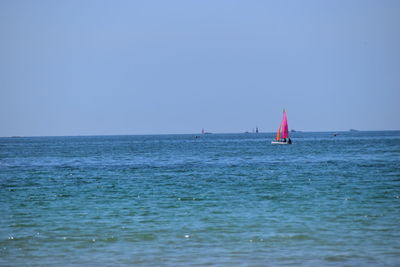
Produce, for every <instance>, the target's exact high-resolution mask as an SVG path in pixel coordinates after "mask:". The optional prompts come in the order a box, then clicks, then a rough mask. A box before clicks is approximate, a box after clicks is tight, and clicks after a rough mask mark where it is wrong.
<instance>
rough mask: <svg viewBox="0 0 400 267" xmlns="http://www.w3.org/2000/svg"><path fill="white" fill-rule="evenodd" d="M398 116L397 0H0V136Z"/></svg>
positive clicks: (396, 120)
mask: <svg viewBox="0 0 400 267" xmlns="http://www.w3.org/2000/svg"><path fill="white" fill-rule="evenodd" d="M283 108H286V109H287V111H288V121H289V127H290V128H291V129H292V128H294V129H296V130H304V131H329V130H334V131H335V130H348V129H350V128H355V129H360V130H385V129H387V130H391V129H392V130H393V129H400V1H396V0H395V1H385V0H383V1H365V0H360V1H348V0H342V1H340V0H338V1H319V0H318V1H264V0H259V1H252V0H250V1H234V0H218V1H215V0H202V1H198V0H182V1H174V0H172V1H164V0H160V1H152V0H146V1H134V0H132V1H129V0H127V1H100V0H94V1H86V0H72V1H53V0H48V1H41V0H38V1H13V0H9V1H8V0H2V1H0V136H11V135H22V136H25V135H96V134H146V133H198V132H200V131H201V128H205V129H206V130H207V131H211V132H244V131H246V130H249V131H251V130H252V129H253V128H254V127H255V126H256V125H257V126H258V127H259V128H260V130H261V131H275V130H276V129H277V127H278V125H279V123H280V120H281V117H282V109H283Z"/></svg>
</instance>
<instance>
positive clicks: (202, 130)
mask: <svg viewBox="0 0 400 267" xmlns="http://www.w3.org/2000/svg"><path fill="white" fill-rule="evenodd" d="M201 134H212V133H210V132H205V131H204V128H203V129H201Z"/></svg>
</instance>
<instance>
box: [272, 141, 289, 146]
mask: <svg viewBox="0 0 400 267" xmlns="http://www.w3.org/2000/svg"><path fill="white" fill-rule="evenodd" d="M271 144H273V145H290V144H291V143H289V142H278V141H272V142H271Z"/></svg>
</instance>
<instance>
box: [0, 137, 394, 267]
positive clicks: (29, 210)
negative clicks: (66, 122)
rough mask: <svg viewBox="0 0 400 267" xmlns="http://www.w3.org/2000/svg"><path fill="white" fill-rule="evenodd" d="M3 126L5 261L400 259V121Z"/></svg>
mask: <svg viewBox="0 0 400 267" xmlns="http://www.w3.org/2000/svg"><path fill="white" fill-rule="evenodd" d="M272 136H273V134H272V133H271V134H210V135H202V136H200V138H195V135H153V136H93V137H32V138H25V137H24V138H0V202H1V205H0V208H1V209H0V265H1V266H19V265H27V264H29V265H33V266H34V265H41V266H43V265H48V266H53V265H56V266H58V265H91V266H97V265H108V266H115V265H118V266H125V265H135V266H187V265H200V266H202V265H215V266H231V265H234V266H278V265H284V266H286V265H294V266H330V265H331V266H376V265H379V266H399V265H400V132H398V131H390V132H339V134H338V135H337V136H336V137H335V136H333V134H332V133H294V134H293V135H292V139H293V142H294V144H293V145H291V146H273V145H271V144H270V140H271V139H272Z"/></svg>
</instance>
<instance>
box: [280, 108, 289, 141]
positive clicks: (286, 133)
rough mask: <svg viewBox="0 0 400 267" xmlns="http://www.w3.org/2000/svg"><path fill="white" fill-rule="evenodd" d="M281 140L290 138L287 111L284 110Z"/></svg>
mask: <svg viewBox="0 0 400 267" xmlns="http://www.w3.org/2000/svg"><path fill="white" fill-rule="evenodd" d="M281 131H282V134H281V138H289V126H288V122H287V117H286V111H285V110H283V120H282V124H281Z"/></svg>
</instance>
